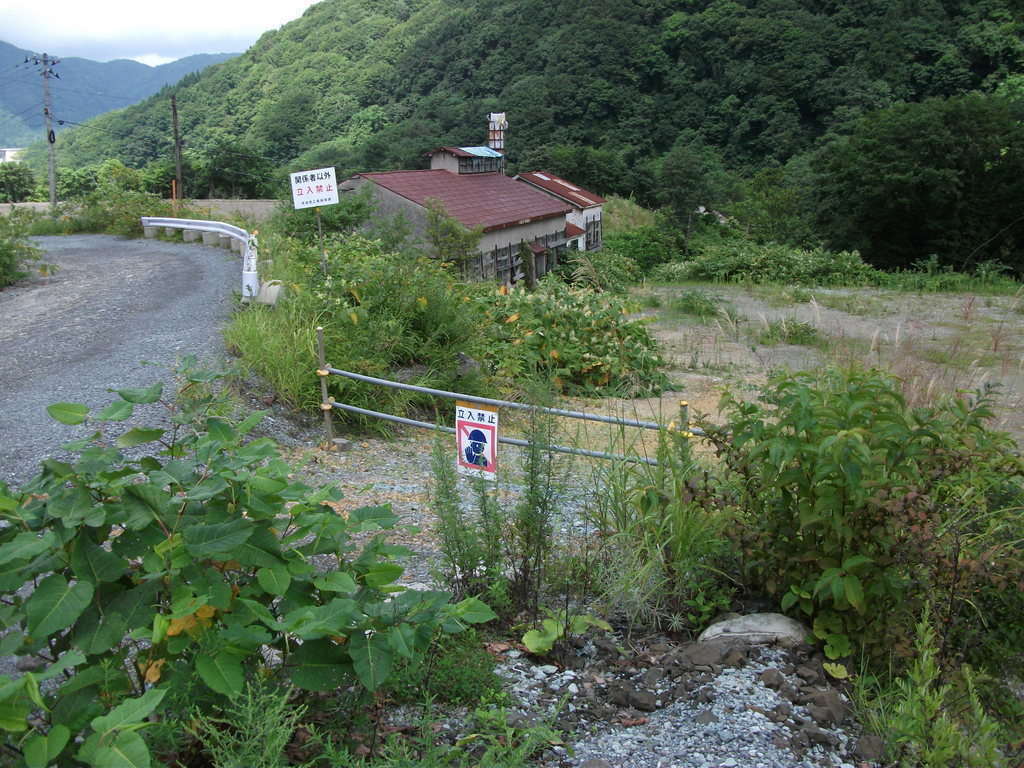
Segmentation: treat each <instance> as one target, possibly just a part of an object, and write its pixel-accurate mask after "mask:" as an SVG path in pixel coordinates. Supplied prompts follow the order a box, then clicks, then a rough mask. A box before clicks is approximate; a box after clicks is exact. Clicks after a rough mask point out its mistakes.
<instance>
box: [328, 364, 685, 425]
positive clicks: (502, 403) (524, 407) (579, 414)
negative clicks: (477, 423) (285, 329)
mask: <svg viewBox="0 0 1024 768" xmlns="http://www.w3.org/2000/svg"><path fill="white" fill-rule="evenodd" d="M327 370H328V371H330V372H331V373H333V374H334V375H336V376H344V377H345V378H347V379H353V380H355V381H362V382H366V383H367V384H379V385H381V386H385V387H394V388H395V389H404V390H407V391H409V392H418V393H420V394H423V395H436V396H437V397H447V398H448V399H450V400H465V401H466V402H467V403H481V404H483V405H496V406H499V407H501V408H510V409H515V410H519V411H534V412H538V413H550V414H552V415H553V416H568V417H569V418H573V419H585V420H587V421H600V422H603V423H605V424H619V425H621V426H624V427H640V428H642V429H661V428H662V426H661V424H659V423H658V422H656V421H637V420H635V419H620V418H618V417H616V416H602V415H600V414H596V413H584V412H583V411H567V410H565V409H563V408H545V407H543V406H540V405H528V404H526V403H513V402H511V401H509V400H494V399H493V398H490V397H474V396H470V395H462V394H459V393H458V392H448V391H446V390H443V389H431V388H430V387H418V386H416V385H415V384H403V383H401V382H398V381H390V380H388V379H378V378H375V377H374V376H364V375H363V374H361V373H353V372H352V371H342V370H339V369H337V368H328V369H327ZM690 431H691V432H694V434H697V432H696V430H690ZM700 434H703V432H701V433H700Z"/></svg>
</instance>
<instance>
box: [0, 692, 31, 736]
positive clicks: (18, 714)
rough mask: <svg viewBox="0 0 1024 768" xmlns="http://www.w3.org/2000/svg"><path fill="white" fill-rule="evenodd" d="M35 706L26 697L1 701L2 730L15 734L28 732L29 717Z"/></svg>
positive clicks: (0, 726)
mask: <svg viewBox="0 0 1024 768" xmlns="http://www.w3.org/2000/svg"><path fill="white" fill-rule="evenodd" d="M34 706H35V705H34V704H32V700H31V699H29V698H28V696H24V695H19V696H15V697H11V698H2V699H0V729H2V730H5V731H11V732H13V733H20V732H21V731H25V730H28V716H29V713H30V712H31V711H32V709H33V708H34Z"/></svg>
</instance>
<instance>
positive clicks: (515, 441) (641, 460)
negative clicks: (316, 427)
mask: <svg viewBox="0 0 1024 768" xmlns="http://www.w3.org/2000/svg"><path fill="white" fill-rule="evenodd" d="M331 405H332V406H333V407H334V408H337V409H339V410H342V411H348V412H349V413H358V414H360V415H362V416H372V417H374V418H377V419H384V420H385V421H393V422H394V423H396V424H405V425H406V426H409V427H421V428H423V429H434V430H437V431H439V432H447V433H448V434H455V429H454V428H453V427H445V426H442V425H440V424H431V423H430V422H427V421H416V420H415V419H406V418H404V417H402V416H392V415H391V414H389V413H380V412H379V411H370V410H367V409H366V408H358V407H356V406H354V405H345V404H344V403H331ZM498 442H499V443H506V444H508V445H517V446H519V447H521V448H529V447H530V442H529V441H527V440H520V439H519V438H517V437H501V436H499V437H498ZM540 447H541V448H543V449H544V450H546V451H555V452H556V453H570V454H572V455H574V456H589V457H591V458H595V459H614V460H616V461H631V462H634V463H638V464H650V465H651V466H653V467H656V466H658V460H657V459H649V458H646V457H643V456H623V455H622V454H618V453H605V452H604V451H590V450H587V449H586V448H569V447H567V446H564V445H541V446H540Z"/></svg>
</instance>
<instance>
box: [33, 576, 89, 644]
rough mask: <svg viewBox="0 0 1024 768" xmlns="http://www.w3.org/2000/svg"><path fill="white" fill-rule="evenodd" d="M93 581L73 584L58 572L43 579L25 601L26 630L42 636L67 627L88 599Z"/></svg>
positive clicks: (77, 615)
mask: <svg viewBox="0 0 1024 768" xmlns="http://www.w3.org/2000/svg"><path fill="white" fill-rule="evenodd" d="M92 594H93V585H92V584H90V583H89V582H87V581H79V582H76V583H75V584H74V585H73V586H70V585H68V583H67V581H66V580H65V579H64V577H63V576H61V575H60V574H57V573H55V574H53V575H52V576H48V577H47V578H45V579H43V580H42V581H41V582H40V583H39V586H38V587H36V590H35V592H33V593H32V595H31V596H29V598H28V600H26V601H25V615H26V617H27V618H28V626H27V630H28V634H29V635H30V636H32V637H36V638H43V637H47V636H48V635H52V634H53V633H54V632H59V631H61V630H62V629H67V628H68V627H70V626H71V625H72V624H74V623H75V619H77V618H78V617H79V616H81V615H82V611H84V610H85V609H86V607H87V606H88V605H89V601H90V600H91V599H92Z"/></svg>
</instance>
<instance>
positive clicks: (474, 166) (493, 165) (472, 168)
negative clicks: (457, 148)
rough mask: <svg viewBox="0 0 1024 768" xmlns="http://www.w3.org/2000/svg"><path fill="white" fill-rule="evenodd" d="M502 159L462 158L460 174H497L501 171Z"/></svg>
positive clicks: (460, 160) (460, 159)
mask: <svg viewBox="0 0 1024 768" xmlns="http://www.w3.org/2000/svg"><path fill="white" fill-rule="evenodd" d="M501 160H502V158H500V157H460V158H459V173H497V172H498V171H500V170H501Z"/></svg>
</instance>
